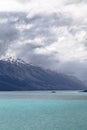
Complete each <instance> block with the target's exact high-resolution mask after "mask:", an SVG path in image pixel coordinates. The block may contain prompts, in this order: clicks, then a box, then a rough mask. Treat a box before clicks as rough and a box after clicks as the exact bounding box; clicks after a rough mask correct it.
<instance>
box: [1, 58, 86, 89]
mask: <svg viewBox="0 0 87 130" xmlns="http://www.w3.org/2000/svg"><path fill="white" fill-rule="evenodd" d="M80 89H85V85H84V84H83V83H82V82H81V81H80V80H78V79H76V78H74V77H72V76H67V75H65V74H60V73H56V72H53V71H50V70H45V69H43V68H41V67H38V66H34V65H31V64H27V63H25V62H24V61H22V60H21V59H17V60H14V59H12V58H8V59H5V60H0V90H2V91H17V90H80Z"/></svg>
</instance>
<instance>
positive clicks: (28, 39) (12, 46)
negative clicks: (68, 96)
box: [0, 0, 87, 80]
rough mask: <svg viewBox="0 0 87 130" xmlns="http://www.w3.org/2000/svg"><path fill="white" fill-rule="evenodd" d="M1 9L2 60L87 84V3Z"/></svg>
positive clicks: (11, 3) (24, 3) (35, 1)
mask: <svg viewBox="0 0 87 130" xmlns="http://www.w3.org/2000/svg"><path fill="white" fill-rule="evenodd" d="M0 7H1V9H0V58H6V57H14V58H22V59H23V60H25V61H26V62H29V63H33V64H36V65H40V66H43V67H45V68H50V69H53V70H57V71H61V72H65V73H68V74H73V75H76V76H78V77H79V78H81V79H84V80H86V78H85V76H86V75H87V73H86V69H87V67H86V66H87V13H86V12H87V1H86V0H70V1H68V0H51V1H50V0H44V1H41V0H7V1H5V0H3V1H0ZM2 7H3V8H2Z"/></svg>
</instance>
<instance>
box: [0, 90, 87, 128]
mask: <svg viewBox="0 0 87 130" xmlns="http://www.w3.org/2000/svg"><path fill="white" fill-rule="evenodd" d="M77 97H79V98H77ZM81 97H82V99H81ZM83 97H84V98H83ZM0 130H87V94H86V93H78V92H56V93H51V92H49V91H48V92H1V93H0Z"/></svg>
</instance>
